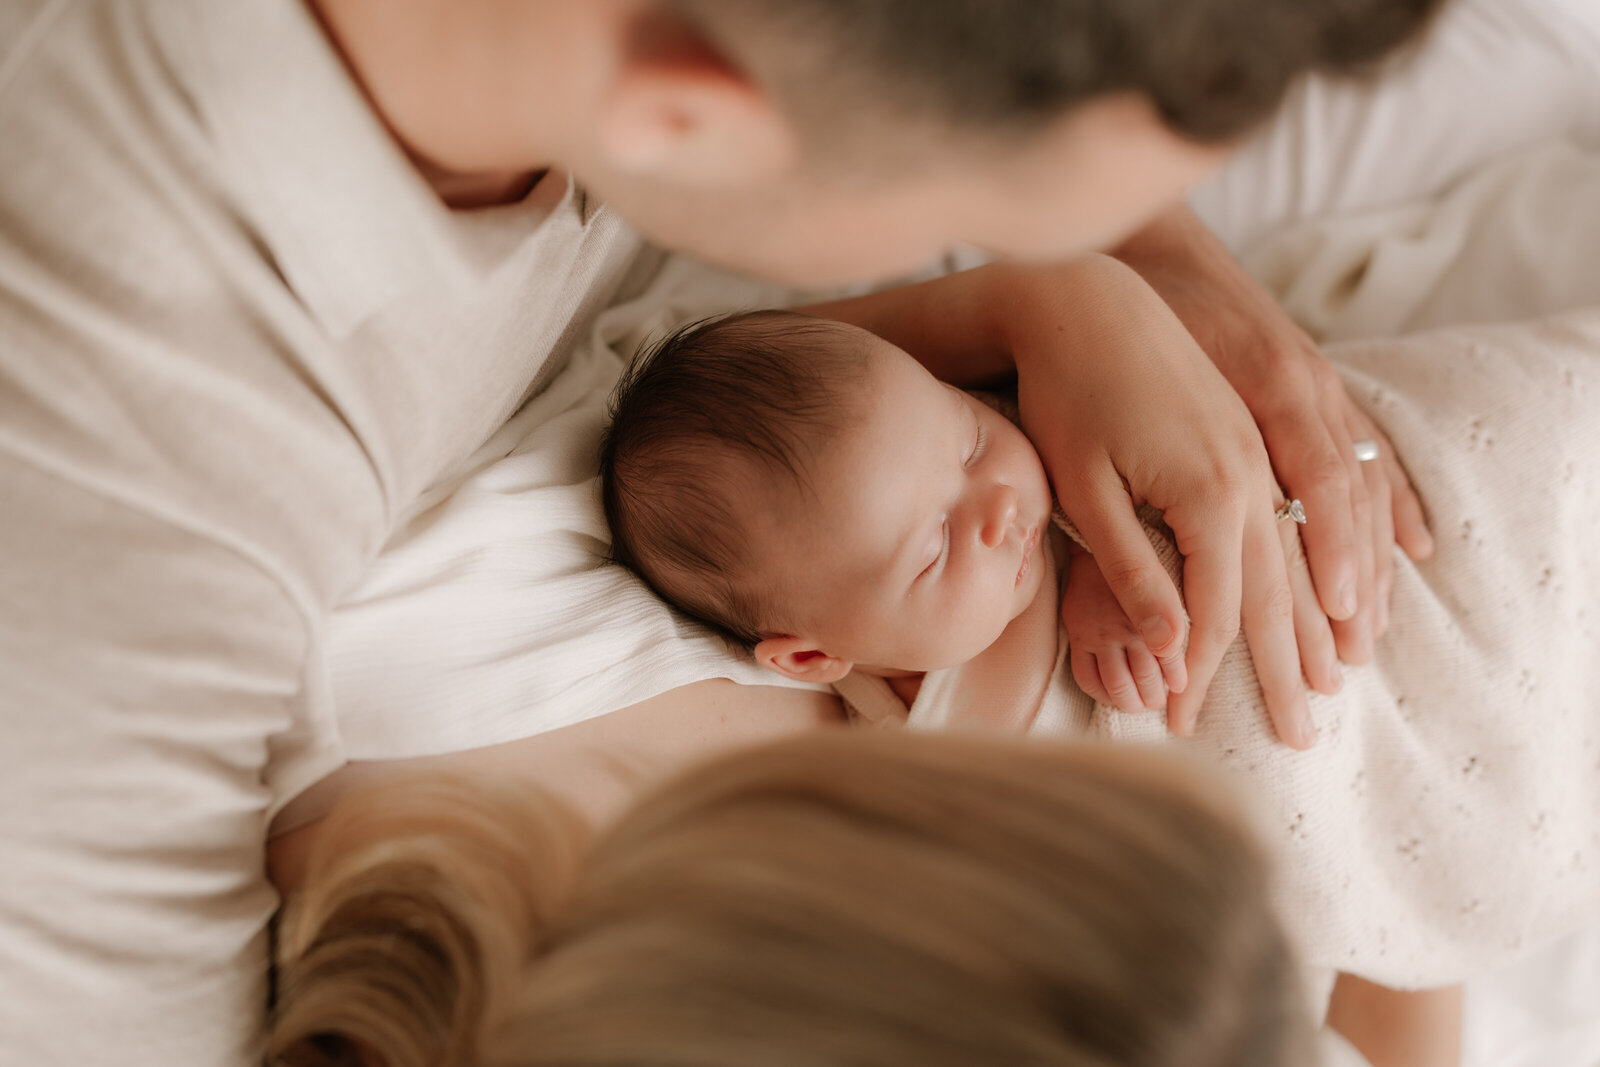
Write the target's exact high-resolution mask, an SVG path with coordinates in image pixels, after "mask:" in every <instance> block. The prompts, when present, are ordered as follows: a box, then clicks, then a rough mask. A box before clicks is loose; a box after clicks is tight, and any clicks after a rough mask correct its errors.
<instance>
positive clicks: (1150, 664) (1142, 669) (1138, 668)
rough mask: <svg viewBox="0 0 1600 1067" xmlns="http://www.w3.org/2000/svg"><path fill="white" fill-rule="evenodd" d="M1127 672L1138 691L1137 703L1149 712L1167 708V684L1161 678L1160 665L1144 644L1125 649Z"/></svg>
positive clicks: (1140, 643)
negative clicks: (1131, 676)
mask: <svg viewBox="0 0 1600 1067" xmlns="http://www.w3.org/2000/svg"><path fill="white" fill-rule="evenodd" d="M1126 652H1127V663H1128V672H1129V673H1130V674H1132V675H1133V684H1134V685H1135V686H1137V687H1138V689H1139V703H1140V704H1142V705H1143V706H1144V707H1146V708H1149V709H1150V710H1151V711H1165V710H1166V708H1167V683H1166V680H1165V679H1164V678H1163V677H1162V671H1161V663H1160V661H1159V660H1157V659H1156V658H1155V656H1154V655H1152V654H1151V652H1150V650H1149V649H1148V648H1146V647H1145V646H1144V642H1142V641H1141V642H1139V643H1137V644H1131V645H1129V646H1128V647H1127V649H1126Z"/></svg>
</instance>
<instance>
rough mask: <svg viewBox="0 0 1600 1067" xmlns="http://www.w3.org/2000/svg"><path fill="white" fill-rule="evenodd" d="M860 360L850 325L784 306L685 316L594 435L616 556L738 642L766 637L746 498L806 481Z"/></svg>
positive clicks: (630, 379) (766, 610) (841, 422)
mask: <svg viewBox="0 0 1600 1067" xmlns="http://www.w3.org/2000/svg"><path fill="white" fill-rule="evenodd" d="M865 366H866V361H865V352H864V350H863V348H862V346H861V345H860V344H859V343H858V341H857V338H855V337H854V336H852V333H851V332H850V330H849V328H848V327H846V326H843V325H841V324H840V323H836V322H829V321H827V320H824V319H815V318H811V317H809V316H806V315H799V314H796V313H794V312H786V311H757V312H748V313H744V314H738V315H729V316H726V317H723V318H716V319H706V320H702V321H700V322H696V323H691V324H690V325H688V326H685V327H683V328H682V329H680V330H678V331H676V332H674V333H672V334H669V335H668V336H667V337H665V338H663V339H662V340H660V341H658V342H656V343H655V344H654V345H652V346H650V347H649V348H647V349H646V350H644V351H642V352H641V353H640V354H639V355H638V356H637V357H636V358H635V359H634V362H633V366H632V367H631V368H629V370H628V371H627V372H626V373H625V374H624V375H623V376H622V380H621V381H620V382H619V383H618V384H617V389H616V392H615V393H614V394H613V395H612V399H611V411H610V414H611V421H610V425H609V426H608V427H607V428H606V432H605V436H604V438H603V439H602V441H601V445H600V486H601V498H602V500H603V503H604V506H605V514H606V521H607V522H608V523H609V524H610V526H611V539H612V548H611V552H612V558H613V559H615V560H616V561H617V562H618V563H621V564H622V565H623V566H625V567H627V568H628V569H629V570H631V571H633V572H634V573H635V574H637V575H639V576H640V577H641V578H643V579H644V580H645V581H646V582H647V583H649V585H650V587H651V588H652V589H654V590H655V591H656V592H657V593H658V594H659V595H660V596H661V597H662V598H663V599H665V600H667V601H668V602H669V603H671V604H673V605H675V606H676V607H678V608H679V609H680V610H682V611H683V612H685V613H686V614H688V615H691V616H693V617H694V618H696V619H699V620H700V621H702V622H704V623H706V624H708V625H710V626H712V627H713V628H715V629H717V630H719V631H720V632H722V633H723V634H725V635H727V636H728V637H731V638H732V639H734V640H735V641H738V642H741V643H743V644H745V645H747V646H751V645H754V644H755V643H756V642H757V641H759V640H761V639H762V638H763V637H765V636H769V632H770V630H769V628H770V627H771V626H772V625H773V623H772V620H773V619H774V617H775V614H776V612H775V610H774V605H773V603H772V590H770V589H764V588H761V587H760V585H759V583H756V582H752V581H750V580H749V575H748V571H749V563H750V559H749V539H748V537H747V536H746V529H747V522H746V520H745V517H744V516H743V515H741V513H740V510H739V502H740V497H741V495H747V490H748V487H749V484H750V483H749V481H748V479H751V478H760V477H762V476H769V475H770V476H772V477H775V478H782V479H788V480H790V481H792V483H793V485H794V486H795V487H796V489H797V490H798V491H801V492H805V493H809V492H811V488H812V487H811V481H810V471H809V467H810V463H811V460H812V458H813V456H812V452H813V445H814V443H815V442H816V441H818V440H820V439H822V438H824V437H831V436H833V435H834V434H836V433H838V432H840V431H841V430H842V429H843V428H844V427H845V426H846V425H847V424H848V423H849V422H850V421H851V419H852V416H853V414H854V412H855V410H856V406H857V402H858V401H859V399H860V394H859V389H858V388H857V387H858V386H859V383H860V381H861V376H862V372H863V370H864V368H865Z"/></svg>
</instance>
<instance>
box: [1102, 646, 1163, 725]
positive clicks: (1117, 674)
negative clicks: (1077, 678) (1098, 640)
mask: <svg viewBox="0 0 1600 1067" xmlns="http://www.w3.org/2000/svg"><path fill="white" fill-rule="evenodd" d="M1145 654H1146V655H1149V652H1148V651H1147V652H1146V653H1145ZM1091 655H1092V656H1093V657H1094V662H1095V667H1096V669H1097V670H1098V671H1099V673H1100V684H1101V686H1102V687H1103V688H1104V689H1105V691H1106V693H1107V694H1108V695H1109V696H1110V698H1111V699H1110V700H1108V701H1107V702H1106V703H1108V704H1110V705H1111V706H1112V707H1114V708H1116V709H1117V710H1118V711H1127V712H1135V711H1143V710H1144V702H1143V700H1142V699H1141V697H1140V696H1139V686H1138V684H1137V683H1136V682H1135V681H1134V680H1133V672H1132V671H1130V670H1128V657H1127V656H1126V655H1125V654H1124V653H1123V650H1122V649H1120V648H1114V647H1113V648H1106V649H1101V650H1100V651H1098V652H1093V653H1091ZM1151 658H1152V659H1153V658H1154V657H1151Z"/></svg>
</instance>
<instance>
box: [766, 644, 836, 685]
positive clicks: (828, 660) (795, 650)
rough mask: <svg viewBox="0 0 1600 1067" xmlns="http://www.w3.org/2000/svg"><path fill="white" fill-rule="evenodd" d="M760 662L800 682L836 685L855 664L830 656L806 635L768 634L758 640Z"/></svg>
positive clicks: (769, 668)
mask: <svg viewBox="0 0 1600 1067" xmlns="http://www.w3.org/2000/svg"><path fill="white" fill-rule="evenodd" d="M756 662H757V663H759V664H761V665H762V666H763V667H765V668H767V670H769V671H777V672H778V673H779V674H781V675H783V676H784V677H785V678H793V679H794V680H795V681H797V682H816V683H819V684H821V685H832V684H833V683H834V682H837V681H838V680H839V679H840V678H843V677H844V676H845V675H847V674H849V673H850V668H852V667H854V666H855V664H854V663H851V662H850V661H849V660H847V659H839V658H838V657H837V656H830V655H828V654H827V653H826V652H824V651H822V650H821V649H820V648H818V647H817V646H816V643H815V642H813V641H807V640H806V639H805V638H803V637H768V638H764V639H763V640H761V641H758V642H756Z"/></svg>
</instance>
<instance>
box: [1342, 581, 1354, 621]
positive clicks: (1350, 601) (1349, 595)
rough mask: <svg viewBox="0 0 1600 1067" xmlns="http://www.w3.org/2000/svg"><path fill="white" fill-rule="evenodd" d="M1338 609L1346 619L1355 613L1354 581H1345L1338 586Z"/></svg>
mask: <svg viewBox="0 0 1600 1067" xmlns="http://www.w3.org/2000/svg"><path fill="white" fill-rule="evenodd" d="M1339 610H1340V611H1342V612H1344V617H1345V618H1347V619H1348V618H1349V617H1350V616H1352V615H1354V614H1355V613H1356V583H1354V582H1349V581H1347V582H1345V583H1344V584H1343V585H1341V586H1340V587H1339Z"/></svg>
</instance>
